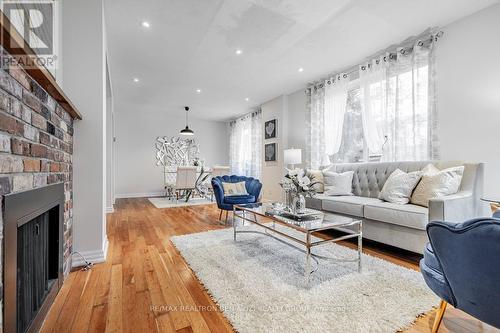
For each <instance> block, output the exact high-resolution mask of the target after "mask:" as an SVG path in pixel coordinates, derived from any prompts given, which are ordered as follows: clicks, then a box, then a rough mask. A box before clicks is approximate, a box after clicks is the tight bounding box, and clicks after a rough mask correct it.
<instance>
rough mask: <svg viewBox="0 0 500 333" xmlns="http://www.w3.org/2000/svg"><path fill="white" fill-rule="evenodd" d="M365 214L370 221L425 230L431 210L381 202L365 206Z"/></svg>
mask: <svg viewBox="0 0 500 333" xmlns="http://www.w3.org/2000/svg"><path fill="white" fill-rule="evenodd" d="M364 213H365V217H366V218H368V219H372V220H377V221H382V222H387V223H392V224H397V225H401V226H404V227H409V228H414V229H419V230H425V226H426V225H427V222H428V215H429V210H428V208H425V207H421V206H417V205H411V204H407V205H400V204H394V203H390V202H380V203H369V204H367V205H365V210H364Z"/></svg>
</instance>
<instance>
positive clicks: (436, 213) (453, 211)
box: [429, 191, 477, 223]
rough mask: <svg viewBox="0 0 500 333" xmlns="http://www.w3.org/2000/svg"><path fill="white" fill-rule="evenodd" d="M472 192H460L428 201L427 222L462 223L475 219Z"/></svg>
mask: <svg viewBox="0 0 500 333" xmlns="http://www.w3.org/2000/svg"><path fill="white" fill-rule="evenodd" d="M474 204H475V203H474V197H473V195H472V192H468V191H461V192H458V193H455V194H452V195H447V196H445V197H441V198H432V199H430V200H429V221H448V222H457V223H458V222H463V221H466V220H468V219H471V218H474V217H477V216H475V214H474V212H475V209H474Z"/></svg>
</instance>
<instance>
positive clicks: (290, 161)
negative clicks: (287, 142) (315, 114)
mask: <svg viewBox="0 0 500 333" xmlns="http://www.w3.org/2000/svg"><path fill="white" fill-rule="evenodd" d="M283 160H284V162H285V165H291V166H292V168H291V170H293V169H294V168H295V164H300V163H302V150H301V149H294V148H291V149H285V151H284V158H283Z"/></svg>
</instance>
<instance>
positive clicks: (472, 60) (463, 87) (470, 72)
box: [436, 4, 500, 198]
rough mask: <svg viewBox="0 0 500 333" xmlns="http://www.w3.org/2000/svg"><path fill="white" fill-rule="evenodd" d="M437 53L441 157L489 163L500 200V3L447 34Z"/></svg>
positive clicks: (489, 184)
mask: <svg viewBox="0 0 500 333" xmlns="http://www.w3.org/2000/svg"><path fill="white" fill-rule="evenodd" d="M442 30H443V31H444V32H445V35H444V36H443V38H441V39H440V40H439V42H438V48H437V51H436V57H437V58H436V59H437V66H438V67H437V74H438V103H439V120H440V139H441V155H442V158H443V159H448V160H450V159H451V160H456V159H458V160H461V159H466V160H469V161H480V162H485V163H486V176H485V194H486V195H495V196H496V197H497V198H498V197H500V148H499V142H500V136H499V124H500V57H499V55H500V37H499V33H500V4H499V5H495V6H493V7H490V8H486V9H485V10H482V11H480V12H478V13H476V14H474V15H471V16H469V17H467V18H465V19H462V20H460V21H457V22H455V23H452V24H450V25H449V26H447V27H445V28H444V29H442Z"/></svg>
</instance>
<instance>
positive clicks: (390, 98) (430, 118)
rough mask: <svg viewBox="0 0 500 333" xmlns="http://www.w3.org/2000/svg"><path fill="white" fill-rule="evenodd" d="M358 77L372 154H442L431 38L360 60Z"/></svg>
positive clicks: (412, 156)
mask: <svg viewBox="0 0 500 333" xmlns="http://www.w3.org/2000/svg"><path fill="white" fill-rule="evenodd" d="M359 77H360V88H361V93H362V119H363V132H364V136H365V140H366V143H367V146H368V148H369V151H370V154H373V153H380V154H382V160H384V161H405V160H426V159H438V158H439V149H438V148H439V147H438V140H437V117H436V96H435V79H434V77H435V66H434V52H433V42H432V40H428V41H426V42H422V41H420V40H418V41H416V42H415V44H414V45H411V46H408V47H400V48H398V49H397V50H395V51H394V53H387V54H385V55H383V56H381V57H380V58H376V59H374V60H372V61H371V62H369V63H366V64H362V65H361V66H360V69H359Z"/></svg>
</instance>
